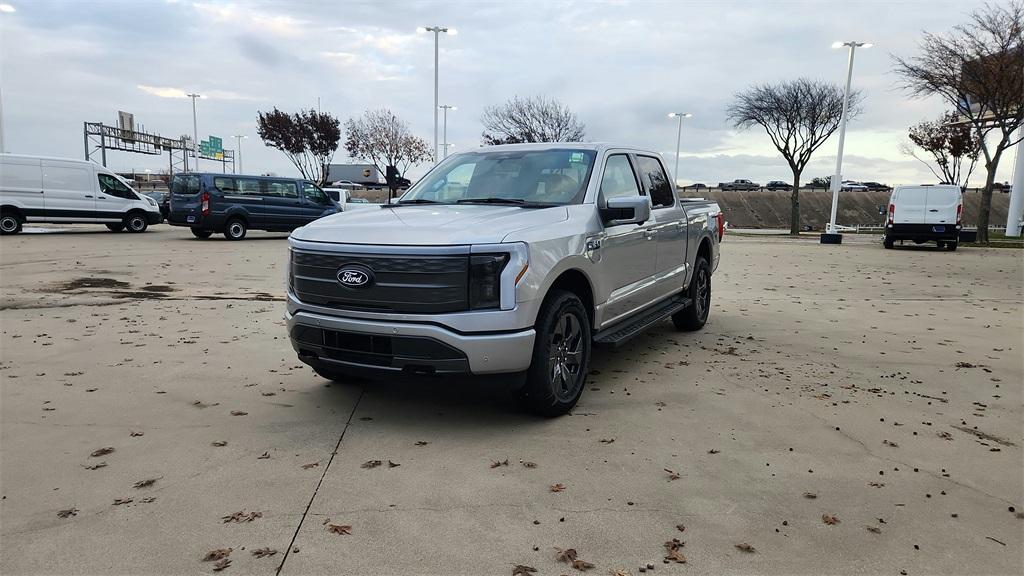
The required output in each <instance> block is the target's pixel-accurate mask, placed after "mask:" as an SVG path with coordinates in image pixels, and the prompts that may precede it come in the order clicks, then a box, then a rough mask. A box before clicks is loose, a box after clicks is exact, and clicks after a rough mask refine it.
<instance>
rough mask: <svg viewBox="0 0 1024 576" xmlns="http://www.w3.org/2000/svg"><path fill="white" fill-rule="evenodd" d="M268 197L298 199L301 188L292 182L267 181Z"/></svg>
mask: <svg viewBox="0 0 1024 576" xmlns="http://www.w3.org/2000/svg"><path fill="white" fill-rule="evenodd" d="M266 195H267V196H278V197H280V198H298V197H299V188H298V186H296V185H295V182H293V181H290V180H267V192H266Z"/></svg>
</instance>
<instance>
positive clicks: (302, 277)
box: [291, 250, 469, 314]
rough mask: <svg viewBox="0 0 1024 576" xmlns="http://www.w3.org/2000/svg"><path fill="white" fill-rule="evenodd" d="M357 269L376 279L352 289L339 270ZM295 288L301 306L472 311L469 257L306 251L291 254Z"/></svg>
mask: <svg viewBox="0 0 1024 576" xmlns="http://www.w3.org/2000/svg"><path fill="white" fill-rule="evenodd" d="M352 265H356V266H359V267H362V268H364V269H369V271H370V272H372V275H373V280H372V281H371V282H369V283H368V284H366V285H365V286H361V287H356V288H353V287H349V286H345V285H343V284H342V283H341V282H340V281H339V280H338V271H339V270H341V269H343V268H345V267H346V266H352ZM291 266H292V273H293V277H294V285H293V290H294V292H295V296H296V297H297V298H298V299H299V300H301V301H302V302H307V303H309V304H314V305H317V306H324V307H328V308H336V309H339V310H362V311H374V312H396V313H408V314H433V313H441V312H458V311H462V310H466V309H468V308H469V290H468V280H469V257H468V256H467V255H453V256H431V255H428V256H420V255H405V254H402V255H383V254H372V255H368V254H349V253H325V252H305V251H300V250H292V261H291Z"/></svg>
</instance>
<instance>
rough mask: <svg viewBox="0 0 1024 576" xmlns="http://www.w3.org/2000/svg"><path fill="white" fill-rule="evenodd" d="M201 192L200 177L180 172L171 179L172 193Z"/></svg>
mask: <svg viewBox="0 0 1024 576" xmlns="http://www.w3.org/2000/svg"><path fill="white" fill-rule="evenodd" d="M197 193H199V177H198V176H193V175H184V174H179V175H177V176H175V177H174V179H173V180H171V194H190V195H191V194H197Z"/></svg>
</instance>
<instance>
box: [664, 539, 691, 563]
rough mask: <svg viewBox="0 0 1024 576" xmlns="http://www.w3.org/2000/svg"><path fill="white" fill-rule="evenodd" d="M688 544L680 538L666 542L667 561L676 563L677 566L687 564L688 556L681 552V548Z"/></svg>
mask: <svg viewBox="0 0 1024 576" xmlns="http://www.w3.org/2000/svg"><path fill="white" fill-rule="evenodd" d="M685 545H686V543H685V542H683V541H682V540H680V539H678V538H673V539H671V540H669V541H668V542H665V544H663V546H664V547H665V560H667V561H669V562H675V563H677V564H686V556H684V555H683V553H682V552H680V551H679V549H680V548H682V547H683V546H685Z"/></svg>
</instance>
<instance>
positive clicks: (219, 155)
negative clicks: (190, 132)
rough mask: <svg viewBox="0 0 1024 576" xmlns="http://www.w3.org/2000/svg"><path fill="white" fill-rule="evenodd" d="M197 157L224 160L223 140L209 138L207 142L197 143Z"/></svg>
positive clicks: (213, 137) (214, 137)
mask: <svg viewBox="0 0 1024 576" xmlns="http://www.w3.org/2000/svg"><path fill="white" fill-rule="evenodd" d="M199 155H200V156H203V157H206V158H214V159H216V160H223V159H224V140H222V139H220V138H218V137H216V136H212V135H211V136H210V137H209V139H208V140H203V141H201V142H199Z"/></svg>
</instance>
